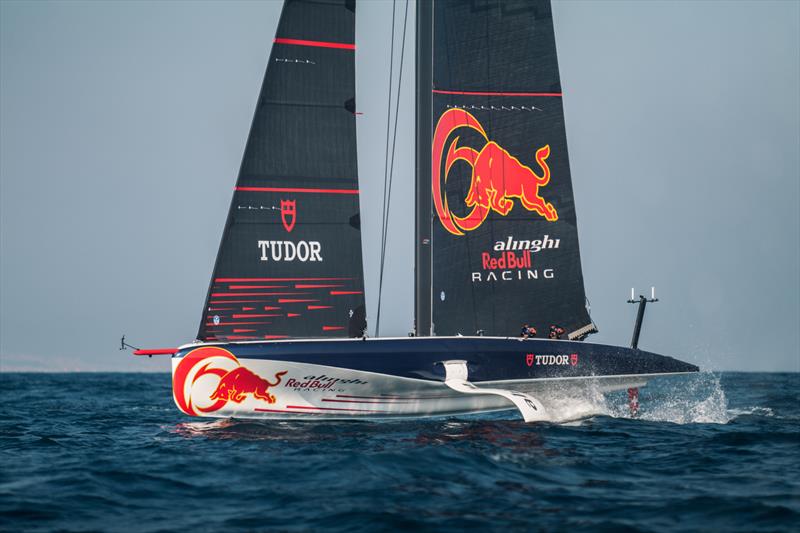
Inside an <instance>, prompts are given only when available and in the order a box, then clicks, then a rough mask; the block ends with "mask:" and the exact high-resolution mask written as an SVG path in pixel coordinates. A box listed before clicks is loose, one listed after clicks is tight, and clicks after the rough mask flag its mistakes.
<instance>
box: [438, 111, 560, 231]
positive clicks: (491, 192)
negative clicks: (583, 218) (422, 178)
mask: <svg viewBox="0 0 800 533" xmlns="http://www.w3.org/2000/svg"><path fill="white" fill-rule="evenodd" d="M460 128H467V129H469V130H473V131H475V132H477V133H478V134H479V135H480V136H481V137H483V139H484V140H485V141H486V144H485V145H484V146H483V148H481V149H480V150H476V149H474V148H471V147H469V146H458V141H459V138H460V137H455V138H454V139H453V141H452V142H451V143H450V146H449V147H448V149H447V153H446V154H445V144H446V141H447V139H448V138H449V137H450V135H451V134H452V133H453V132H455V131H456V130H458V129H460ZM432 156H433V157H432V169H431V170H432V172H431V181H432V190H433V204H434V206H435V208H436V213H437V214H438V216H439V221H440V222H441V223H442V225H443V226H444V228H445V229H446V230H447V231H449V232H450V233H452V234H453V235H463V234H464V232H467V231H472V230H474V229H476V228H478V227H479V226H480V225H481V224H483V221H484V220H486V217H487V216H488V215H489V212H490V211H494V212H495V213H497V214H499V215H501V216H506V215H508V213H509V211H511V208H512V207H514V201H513V199H514V198H517V199H518V200H519V202H520V203H521V204H522V206H523V207H524V208H525V209H527V210H528V211H532V212H536V213H538V214H539V215H540V216H542V217H544V218H545V220H548V221H550V222H554V221H556V220H558V212H557V211H556V209H555V207H553V204H551V203H550V202H547V201H545V200H544V199H543V198H542V196H541V195H540V194H539V190H540V188H541V187H544V186H546V185H547V184H548V183H549V182H550V167H549V166H548V165H547V158H548V157H550V145H549V144H548V145H545V146H542V147H541V148H539V149H538V150H536V163H537V165H538V166H539V168H540V170H541V174H537V173H536V172H534V171H533V169H531V168H530V167H528V166H526V165H524V164H522V163H521V162H520V161H519V159H517V158H516V157H514V156H513V155H511V154H510V153H508V151H507V150H505V149H504V148H503V147H502V146H500V145H498V144H497V143H496V142H494V141H490V140H489V137H488V136H487V135H486V131H485V130H484V129H483V126H481V124H480V123H479V122H478V120H477V119H476V118H475V117H474V116H472V114H470V113H469V112H467V111H466V110H464V109H456V108H453V109H448V110H447V111H445V112H444V114H442V116H441V117H440V118H439V122H438V123H437V125H436V131H435V132H434V134H433V148H432ZM443 157H444V158H445V160H444V174H443V175H442V172H441V167H442V158H443ZM458 161H463V162H464V163H466V164H467V165H469V166H470V167H471V168H472V175H471V182H470V188H469V191H468V192H467V196H466V198H465V199H464V203H465V204H466V206H467V208H469V209H470V211H469V212H468V213H467V214H466V216H463V217H459V216H458V215H456V214H455V213H453V212H452V211H451V210H450V206H449V205H448V202H447V195H446V194H445V186H446V184H447V177H448V175H449V174H450V170H451V169H452V167H453V165H454V164H455V163H456V162H458Z"/></svg>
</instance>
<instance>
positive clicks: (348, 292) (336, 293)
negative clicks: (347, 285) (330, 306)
mask: <svg viewBox="0 0 800 533" xmlns="http://www.w3.org/2000/svg"><path fill="white" fill-rule="evenodd" d="M331 294H332V295H334V296H336V295H339V294H364V291H331Z"/></svg>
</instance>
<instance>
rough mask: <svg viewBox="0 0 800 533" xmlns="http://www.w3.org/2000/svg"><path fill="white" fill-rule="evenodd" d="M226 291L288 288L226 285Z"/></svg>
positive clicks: (279, 287)
mask: <svg viewBox="0 0 800 533" xmlns="http://www.w3.org/2000/svg"><path fill="white" fill-rule="evenodd" d="M228 289H230V290H236V289H239V290H242V289H288V287H287V286H286V285H228Z"/></svg>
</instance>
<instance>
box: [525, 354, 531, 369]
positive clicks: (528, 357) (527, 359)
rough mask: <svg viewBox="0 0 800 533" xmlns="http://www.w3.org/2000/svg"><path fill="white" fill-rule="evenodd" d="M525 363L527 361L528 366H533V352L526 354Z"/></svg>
mask: <svg viewBox="0 0 800 533" xmlns="http://www.w3.org/2000/svg"><path fill="white" fill-rule="evenodd" d="M525 363H526V364H527V365H528V366H533V354H532V353H529V354H527V355H526V356H525Z"/></svg>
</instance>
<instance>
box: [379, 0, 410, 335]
mask: <svg viewBox="0 0 800 533" xmlns="http://www.w3.org/2000/svg"><path fill="white" fill-rule="evenodd" d="M407 25H408V0H406V6H405V12H404V14H403V33H402V41H401V45H400V69H399V72H398V75H397V91H396V95H395V105H394V132H393V133H392V158H391V162H390V163H389V188H388V193H387V195H386V200H387V201H386V209H385V210H384V213H383V228H382V235H381V270H380V278H379V282H378V319H377V320H376V323H375V332H376V335H377V333H378V332H379V331H380V304H381V298H382V294H383V274H384V266H385V264H386V243H387V241H388V240H389V239H388V237H389V236H388V233H389V213H390V212H391V209H392V182H393V178H394V155H395V148H396V147H397V122H398V117H399V116H400V90H401V88H402V85H403V63H404V60H405V52H406V27H407Z"/></svg>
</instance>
